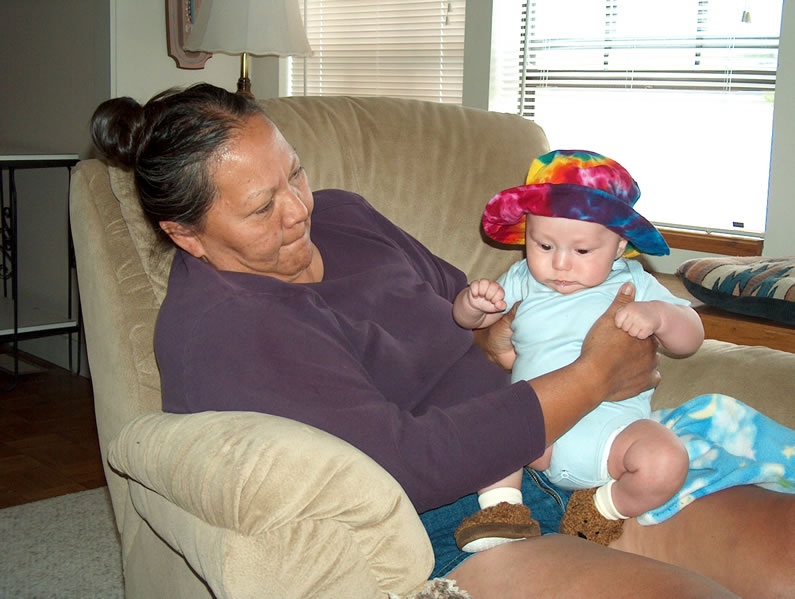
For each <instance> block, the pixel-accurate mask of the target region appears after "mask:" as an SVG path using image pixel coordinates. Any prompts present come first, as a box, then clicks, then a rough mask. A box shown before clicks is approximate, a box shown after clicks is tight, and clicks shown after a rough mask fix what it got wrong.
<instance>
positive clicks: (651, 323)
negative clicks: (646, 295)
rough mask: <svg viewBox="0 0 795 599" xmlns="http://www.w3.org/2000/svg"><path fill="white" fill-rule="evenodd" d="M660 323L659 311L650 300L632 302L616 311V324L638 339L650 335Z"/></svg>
mask: <svg viewBox="0 0 795 599" xmlns="http://www.w3.org/2000/svg"><path fill="white" fill-rule="evenodd" d="M661 324H662V319H661V318H660V312H659V310H657V309H656V308H655V307H654V304H653V303H652V302H632V303H631V304H627V305H626V306H623V307H621V308H620V309H619V310H618V312H616V326H617V327H618V328H619V329H622V330H623V331H626V332H627V333H628V334H629V335H632V336H633V337H637V338H638V339H646V337H650V336H651V335H653V334H654V333H655V332H657V329H659V328H660V325H661Z"/></svg>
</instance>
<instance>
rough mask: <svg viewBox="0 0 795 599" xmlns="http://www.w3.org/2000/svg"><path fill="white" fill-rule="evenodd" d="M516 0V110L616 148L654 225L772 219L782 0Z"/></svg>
mask: <svg viewBox="0 0 795 599" xmlns="http://www.w3.org/2000/svg"><path fill="white" fill-rule="evenodd" d="M522 8H523V15H522V26H521V34H520V35H521V38H520V44H521V51H520V54H519V56H520V60H521V63H522V64H520V65H519V69H520V77H519V84H518V86H517V88H518V89H517V91H518V111H519V113H520V114H522V115H523V116H526V117H528V118H532V119H535V120H537V121H538V122H539V124H540V125H542V126H543V127H544V130H545V131H546V133H547V136H548V137H549V140H550V144H551V145H552V146H553V147H556V148H577V147H579V148H585V149H590V150H596V151H598V152H601V153H604V154H606V155H608V156H610V157H612V158H615V159H616V160H618V161H619V162H621V163H622V164H623V165H624V166H626V167H627V169H628V170H629V171H630V172H631V173H632V174H633V175H634V176H635V178H636V179H637V180H638V182H639V184H640V187H641V191H642V196H641V200H640V202H639V204H638V208H639V210H640V211H641V212H642V213H643V214H644V216H646V217H647V218H649V219H651V220H653V221H654V222H655V223H657V224H659V225H662V226H666V225H667V226H675V227H684V228H692V229H696V230H701V231H703V230H707V231H718V232H726V233H734V234H737V233H739V234H756V235H758V236H759V235H762V234H763V233H764V229H765V216H766V205H767V187H768V174H769V168H770V147H771V132H772V122H773V98H774V90H775V78H776V67H777V62H778V38H779V31H780V25H781V9H782V2H781V0H756V1H751V0H743V1H741V0H666V1H665V2H653V1H651V0H605V1H603V2H597V1H595V0H566V1H565V2H563V1H560V0H536V1H527V2H523V3H522ZM572 14H576V15H577V18H576V19H572V18H571V15H572ZM514 97H516V96H514Z"/></svg>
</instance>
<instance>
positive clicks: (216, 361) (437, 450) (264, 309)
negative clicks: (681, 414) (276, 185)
mask: <svg viewBox="0 0 795 599" xmlns="http://www.w3.org/2000/svg"><path fill="white" fill-rule="evenodd" d="M314 197H315V210H314V213H313V215H312V240H313V242H314V243H315V245H316V246H317V247H318V249H319V251H320V253H321V255H322V256H323V263H324V268H325V273H324V279H323V281H322V282H320V283H312V284H292V283H284V282H282V281H278V280H276V279H274V278H271V277H266V276H259V275H255V274H248V273H234V272H224V271H218V270H216V269H215V268H214V267H213V266H211V265H208V264H206V263H204V262H202V261H200V260H197V259H195V258H193V257H192V256H190V255H189V254H187V253H185V252H182V251H178V252H177V255H176V257H175V258H174V264H173V266H172V268H171V276H170V278H169V283H168V294H167V296H166V299H165V301H164V302H163V306H162V308H161V310H160V314H159V317H158V320H157V326H156V331H155V353H156V356H157V361H158V365H159V368H160V373H161V378H162V391H163V409H164V410H165V411H167V412H177V413H191V412H201V411H205V410H246V411H256V412H264V413H268V414H275V415H278V416H284V417H287V418H292V419H294V420H298V421H300V422H304V423H306V424H310V425H312V426H315V427H317V428H320V429H323V430H325V431H328V432H329V433H332V434H334V435H336V436H338V437H340V438H342V439H344V440H346V441H348V442H349V443H351V444H352V445H354V446H356V447H358V448H359V449H361V450H362V451H363V452H364V453H366V454H368V455H369V456H371V457H372V458H373V459H374V460H375V461H376V462H378V463H379V464H381V466H383V467H384V468H385V469H386V470H387V471H388V472H389V473H390V474H392V476H394V477H395V478H396V479H397V481H398V482H399V483H400V484H401V485H402V486H403V488H404V489H405V491H406V493H407V494H408V496H409V498H410V499H411V500H412V502H413V503H414V506H415V508H416V509H417V511H419V512H422V511H425V510H427V509H431V508H435V507H438V506H440V505H444V504H447V503H450V502H452V501H455V500H456V499H458V498H459V497H462V496H463V495H466V494H468V493H473V492H475V491H476V490H477V489H479V488H482V487H484V486H486V485H488V484H491V483H493V482H495V481H497V480H499V479H500V478H502V477H504V476H506V475H507V474H509V473H510V472H513V471H515V470H518V469H519V468H521V467H522V466H523V465H524V464H527V463H529V462H531V461H532V460H533V459H535V458H536V457H538V456H539V455H540V454H541V453H542V452H543V450H544V444H545V434H544V425H543V416H542V413H541V408H540V405H539V403H538V400H537V398H536V396H535V394H534V393H533V391H532V389H531V388H530V386H529V385H528V384H527V383H525V382H518V383H515V384H513V385H512V384H511V383H510V378H509V376H508V375H507V374H506V373H505V372H503V371H502V369H501V368H499V367H498V366H496V365H494V364H492V363H491V362H489V361H488V360H487V359H486V358H485V356H484V355H483V353H482V352H481V351H480V350H479V349H478V348H477V347H476V346H474V345H473V343H472V333H471V331H467V330H464V329H462V328H460V327H459V326H458V325H456V324H455V322H454V321H453V316H452V301H453V300H454V298H455V296H456V294H457V293H458V292H459V291H460V290H461V289H462V288H463V287H464V286H466V284H467V281H466V278H465V276H464V274H463V273H462V272H460V271H459V270H457V269H455V268H454V267H452V266H451V265H450V264H448V263H446V262H444V261H443V260H441V259H439V258H437V257H435V256H433V255H432V254H431V253H430V252H429V251H428V250H427V249H426V248H425V247H424V246H422V245H421V244H420V243H419V242H417V241H416V240H415V239H413V238H412V237H410V236H409V235H408V234H406V233H405V232H403V231H402V230H401V229H399V228H398V227H396V226H395V225H393V224H392V223H391V222H389V221H388V220H387V219H386V218H384V217H383V216H382V215H380V214H379V213H378V212H376V211H375V210H374V209H373V208H372V207H371V206H370V205H369V204H368V203H367V202H366V201H365V200H364V199H362V198H361V197H360V196H357V195H355V194H352V193H349V192H344V191H339V190H324V191H318V192H316V193H315V194H314Z"/></svg>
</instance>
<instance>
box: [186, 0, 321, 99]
mask: <svg viewBox="0 0 795 599" xmlns="http://www.w3.org/2000/svg"><path fill="white" fill-rule="evenodd" d="M185 48H186V49H187V50H203V51H205V52H222V53H224V54H240V79H238V81H237V93H239V94H247V95H251V80H250V79H249V77H248V55H249V54H252V55H254V56H310V55H311V54H312V48H311V47H310V46H309V42H308V41H307V39H306V31H305V30H304V23H303V21H302V20H301V13H300V11H299V9H298V0H203V1H202V3H201V5H199V11H198V14H197V16H196V20H195V22H194V25H193V29H192V31H191V33H190V35H189V36H188V41H187V42H185Z"/></svg>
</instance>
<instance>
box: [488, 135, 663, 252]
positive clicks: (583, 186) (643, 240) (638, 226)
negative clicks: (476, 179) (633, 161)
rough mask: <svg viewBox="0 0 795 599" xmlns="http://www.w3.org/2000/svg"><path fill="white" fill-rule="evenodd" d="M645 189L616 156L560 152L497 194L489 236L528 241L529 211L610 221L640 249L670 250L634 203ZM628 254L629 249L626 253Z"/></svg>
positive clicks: (602, 222) (516, 242)
mask: <svg viewBox="0 0 795 599" xmlns="http://www.w3.org/2000/svg"><path fill="white" fill-rule="evenodd" d="M639 197H640V188H639V187H638V184H637V183H636V182H635V180H634V179H633V178H632V176H631V175H630V174H629V173H628V172H627V170H626V169H625V168H624V167H623V166H621V165H620V164H619V163H618V162H616V161H615V160H612V159H610V158H607V157H605V156H602V155H601V154H597V153H595V152H589V151H587V150H555V151H553V152H549V153H548V154H544V155H543V156H540V157H539V158H536V159H535V160H534V161H533V163H532V164H531V165H530V171H529V172H528V173H527V181H526V183H525V185H520V186H519V187H512V188H511V189H506V190H504V191H501V192H500V193H498V194H497V195H495V196H494V197H493V198H491V200H489V203H488V204H486V208H485V210H484V211H483V230H484V231H485V233H486V235H488V236H489V237H491V238H492V239H494V240H495V241H498V242H500V243H505V244H509V245H524V243H525V221H526V219H525V214H527V213H528V212H529V213H531V214H537V215H539V216H554V217H560V218H571V219H574V220H585V221H589V222H593V223H599V224H600V225H604V226H605V227H607V228H608V229H610V230H611V231H613V232H615V233H617V234H618V235H620V236H621V237H623V238H624V239H626V240H627V241H628V242H629V244H628V246H627V249H628V250H630V249H631V248H630V247H629V246H630V245H631V246H632V247H633V248H634V249H636V250H637V251H639V252H642V253H644V254H650V255H652V256H664V255H667V254H669V253H670V250H669V249H668V244H667V243H665V239H663V237H662V235H660V232H659V231H658V230H657V229H655V228H654V225H652V224H651V223H650V222H649V221H647V220H646V219H645V218H643V217H642V216H641V215H640V214H638V213H637V212H635V210H634V208H633V207H632V206H633V205H634V204H635V202H637V201H638V198H639ZM625 254H626V253H625Z"/></svg>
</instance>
